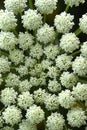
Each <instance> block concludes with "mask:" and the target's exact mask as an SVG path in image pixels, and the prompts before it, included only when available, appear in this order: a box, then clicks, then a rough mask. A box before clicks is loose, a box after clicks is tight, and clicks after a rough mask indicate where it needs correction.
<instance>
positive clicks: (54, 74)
mask: <svg viewBox="0 0 87 130" xmlns="http://www.w3.org/2000/svg"><path fill="white" fill-rule="evenodd" d="M59 74H60V71H59V70H58V69H57V67H56V66H51V67H48V73H47V76H48V77H50V78H56V77H57V76H59Z"/></svg>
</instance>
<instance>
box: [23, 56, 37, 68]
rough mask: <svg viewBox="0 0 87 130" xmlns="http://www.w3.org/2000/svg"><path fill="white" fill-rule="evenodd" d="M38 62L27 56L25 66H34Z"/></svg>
mask: <svg viewBox="0 0 87 130" xmlns="http://www.w3.org/2000/svg"><path fill="white" fill-rule="evenodd" d="M36 63H37V60H36V59H34V58H32V57H30V56H29V57H25V66H26V67H30V68H33V67H34V65H35V64H36Z"/></svg>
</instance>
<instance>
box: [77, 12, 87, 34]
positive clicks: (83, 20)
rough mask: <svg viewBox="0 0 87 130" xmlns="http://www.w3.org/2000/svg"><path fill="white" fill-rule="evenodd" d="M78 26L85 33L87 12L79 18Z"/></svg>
mask: <svg viewBox="0 0 87 130" xmlns="http://www.w3.org/2000/svg"><path fill="white" fill-rule="evenodd" d="M79 26H80V29H81V30H82V32H83V33H86V34H87V14H84V15H82V18H80V19H79Z"/></svg>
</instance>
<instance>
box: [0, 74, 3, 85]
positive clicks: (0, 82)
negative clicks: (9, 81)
mask: <svg viewBox="0 0 87 130" xmlns="http://www.w3.org/2000/svg"><path fill="white" fill-rule="evenodd" d="M2 82H3V79H2V74H0V85H1V84H2Z"/></svg>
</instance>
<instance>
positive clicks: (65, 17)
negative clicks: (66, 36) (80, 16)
mask: <svg viewBox="0 0 87 130" xmlns="http://www.w3.org/2000/svg"><path fill="white" fill-rule="evenodd" d="M73 19H74V16H73V15H70V14H69V13H66V12H62V13H61V14H59V15H56V16H55V19H54V25H55V27H56V29H57V32H59V33H67V32H69V31H70V29H72V27H73V25H74V22H73ZM65 21H66V22H65Z"/></svg>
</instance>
